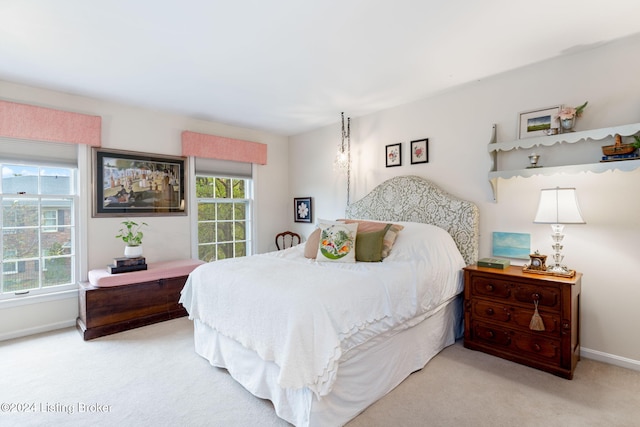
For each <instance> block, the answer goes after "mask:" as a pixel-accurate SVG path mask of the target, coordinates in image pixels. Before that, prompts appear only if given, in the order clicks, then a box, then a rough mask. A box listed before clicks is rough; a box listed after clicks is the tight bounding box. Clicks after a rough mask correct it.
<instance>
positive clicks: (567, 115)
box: [558, 101, 589, 120]
mask: <svg viewBox="0 0 640 427" xmlns="http://www.w3.org/2000/svg"><path fill="white" fill-rule="evenodd" d="M588 103H589V101H586V102H585V103H584V104H582V105H580V106H579V107H575V108H574V107H566V108H563V109H561V110H560V112H559V113H558V118H559V119H560V120H570V119H573V118H574V117H580V116H581V115H582V112H583V111H584V109H585V108H586V106H587V104H588Z"/></svg>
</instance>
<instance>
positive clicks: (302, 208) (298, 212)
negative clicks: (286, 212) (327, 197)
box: [293, 197, 313, 223]
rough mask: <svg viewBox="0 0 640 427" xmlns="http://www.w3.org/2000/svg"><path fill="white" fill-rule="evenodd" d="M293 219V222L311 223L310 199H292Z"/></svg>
mask: <svg viewBox="0 0 640 427" xmlns="http://www.w3.org/2000/svg"><path fill="white" fill-rule="evenodd" d="M293 209H294V212H293V219H294V221H295V222H308V223H310V222H311V217H312V216H313V211H312V209H311V197H295V198H294V199H293Z"/></svg>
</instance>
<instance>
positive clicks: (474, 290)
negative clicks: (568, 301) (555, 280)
mask: <svg viewBox="0 0 640 427" xmlns="http://www.w3.org/2000/svg"><path fill="white" fill-rule="evenodd" d="M471 294H472V295H473V296H477V297H484V298H488V299H495V300H498V299H499V300H505V302H507V301H508V302H519V303H523V304H531V305H532V306H533V302H534V301H535V300H537V301H538V305H539V307H545V308H546V309H548V310H553V311H560V293H559V290H558V288H557V287H553V286H542V285H533V284H528V283H518V282H514V281H510V280H501V279H495V278H492V277H484V276H478V277H474V278H473V280H472V281H471Z"/></svg>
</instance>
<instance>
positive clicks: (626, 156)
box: [600, 151, 640, 162]
mask: <svg viewBox="0 0 640 427" xmlns="http://www.w3.org/2000/svg"><path fill="white" fill-rule="evenodd" d="M634 159H640V156H638V154H637V153H636V152H635V151H634V152H633V153H629V154H614V155H611V156H602V160H600V161H601V162H615V161H617V160H634Z"/></svg>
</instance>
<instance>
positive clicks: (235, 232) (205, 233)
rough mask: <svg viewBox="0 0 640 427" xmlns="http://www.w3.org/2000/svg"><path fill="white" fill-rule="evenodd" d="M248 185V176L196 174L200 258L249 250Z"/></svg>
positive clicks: (239, 254)
mask: <svg viewBox="0 0 640 427" xmlns="http://www.w3.org/2000/svg"><path fill="white" fill-rule="evenodd" d="M251 186H252V181H251V179H248V178H225V177H219V176H211V175H204V174H197V175H196V199H197V206H198V220H197V221H198V258H199V259H200V260H202V261H205V262H209V261H216V260H220V259H225V258H236V257H241V256H246V255H247V254H251V217H252V216H251V199H252V188H251Z"/></svg>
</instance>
